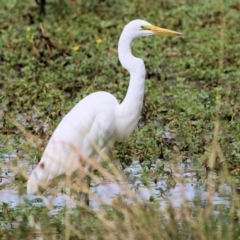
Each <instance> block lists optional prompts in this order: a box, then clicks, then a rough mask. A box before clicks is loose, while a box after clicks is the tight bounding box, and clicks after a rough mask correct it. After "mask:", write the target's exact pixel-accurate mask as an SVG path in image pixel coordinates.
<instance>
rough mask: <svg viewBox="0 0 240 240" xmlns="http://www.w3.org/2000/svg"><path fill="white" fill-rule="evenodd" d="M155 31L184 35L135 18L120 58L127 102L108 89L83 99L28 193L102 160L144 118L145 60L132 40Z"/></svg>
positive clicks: (66, 119)
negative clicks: (133, 48) (88, 160)
mask: <svg viewBox="0 0 240 240" xmlns="http://www.w3.org/2000/svg"><path fill="white" fill-rule="evenodd" d="M153 34H167V35H180V33H178V32H175V31H171V30H168V29H164V28H159V27H156V26H153V25H152V24H150V23H148V22H146V21H143V20H133V21H131V22H130V23H128V24H127V25H126V26H125V27H124V29H123V32H122V34H121V36H120V39H119V42H118V57H119V60H120V62H121V64H122V66H123V67H124V68H125V69H126V70H127V71H128V72H129V73H130V82H129V87H128V90H127V94H126V96H125V98H124V100H123V102H122V103H120V104H119V102H118V100H117V99H116V98H115V97H114V96H113V95H111V94H110V93H108V92H96V93H92V94H90V95H88V96H87V97H85V98H84V99H82V100H81V101H80V102H79V103H78V104H77V105H76V106H75V107H74V108H73V109H72V110H71V111H70V112H69V113H68V114H67V115H66V116H65V117H64V118H63V119H62V121H61V122H60V124H59V125H58V127H57V128H56V130H55V131H54V133H53V135H52V137H51V139H50V140H49V143H48V145H47V147H46V149H45V151H44V153H43V156H42V158H41V161H40V162H39V163H38V165H37V166H36V167H35V169H34V170H33V171H32V173H31V175H30V177H29V180H28V183H27V192H28V194H35V193H36V192H37V191H38V188H39V185H41V184H44V183H46V182H48V181H50V180H52V179H53V178H55V177H57V176H59V175H62V174H71V173H73V172H74V171H76V170H77V169H78V167H79V163H80V164H83V165H84V158H85V159H86V158H92V159H98V158H99V151H107V150H108V148H109V146H110V145H111V146H112V145H113V143H114V142H115V141H119V142H122V141H124V140H125V139H126V138H128V137H129V136H130V135H131V133H132V132H133V131H134V128H135V127H136V126H137V123H138V120H139V117H140V113H141V109H142V105H143V97H144V84H145V66H144V62H143V60H142V59H140V58H137V57H134V56H133V55H132V53H131V43H132V41H133V40H134V39H135V38H138V37H141V36H149V35H153ZM109 143H111V144H109ZM96 146H97V147H96Z"/></svg>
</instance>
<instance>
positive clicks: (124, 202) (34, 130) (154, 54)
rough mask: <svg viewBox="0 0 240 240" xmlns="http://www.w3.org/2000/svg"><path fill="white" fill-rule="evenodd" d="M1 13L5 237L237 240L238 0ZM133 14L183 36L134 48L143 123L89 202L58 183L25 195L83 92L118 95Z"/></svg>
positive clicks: (123, 86) (100, 170)
mask: <svg viewBox="0 0 240 240" xmlns="http://www.w3.org/2000/svg"><path fill="white" fill-rule="evenodd" d="M37 2H38V4H37ZM40 3H41V4H40ZM39 4H40V5H39ZM43 9H44V10H43ZM0 14H1V19H0V33H1V34H0V130H1V131H0V170H1V171H0V177H1V183H0V202H1V204H0V209H1V210H0V238H1V239H238V238H239V236H240V227H239V225H240V206H239V204H240V202H239V185H240V178H239V174H240V173H239V170H240V167H239V166H240V160H239V159H240V80H239V79H240V57H239V56H240V42H239V37H240V31H239V30H240V18H239V14H240V4H239V1H237V0H225V1H217V0H210V1H195V0H181V1H173V0H169V1H167V0H161V1H151V0H148V1H146V0H139V1H127V0H119V1H115V0H106V1H100V0H93V1H80V0H69V1H60V0H59V1H57V0H51V1H50V0H49V1H48V0H47V1H46V2H45V1H36V2H35V1H32V0H26V1H16V0H9V1H3V0H2V1H0ZM137 18H141V19H145V20H147V21H149V22H151V23H153V24H155V25H158V26H162V27H165V28H169V29H172V30H176V31H179V32H182V33H183V34H184V36H183V37H180V38H179V37H177V38H175V37H173V38H171V37H160V36H154V37H149V38H141V39H138V40H136V41H135V42H134V44H133V53H134V54H135V55H136V56H140V57H141V58H143V59H144V61H145V64H146V69H147V78H146V87H145V99H144V106H143V110H142V114H141V119H140V121H139V124H138V127H137V128H136V130H135V132H134V134H133V135H132V136H131V137H130V138H129V140H128V141H126V142H124V143H121V144H117V145H116V148H115V152H114V159H111V161H108V158H107V157H106V161H105V162H103V163H102V165H96V166H95V168H96V171H95V173H94V176H92V178H93V179H92V184H91V191H90V199H91V200H92V205H91V206H92V207H90V208H89V207H88V206H85V205H82V204H79V202H78V201H77V200H75V196H76V193H75V189H74V187H69V186H67V187H65V186H64V185H63V184H61V181H60V184H58V185H56V187H55V188H48V189H46V191H43V193H42V195H41V196H35V197H33V196H31V197H29V196H27V195H26V179H27V177H28V175H29V173H30V172H31V170H32V168H33V167H34V166H35V165H36V164H37V162H38V161H39V160H40V158H41V155H42V152H43V150H44V147H45V146H46V144H47V142H48V139H49V137H50V136H51V134H52V133H53V131H54V129H55V128H56V126H57V124H58V123H59V122H60V120H61V119H62V117H63V116H64V115H65V114H66V113H67V112H69V111H70V109H71V108H72V107H73V106H74V105H75V104H76V103H77V102H78V101H79V100H80V99H82V98H83V97H84V96H86V95H88V94H89V93H91V92H95V91H99V90H103V91H107V92H111V93H112V94H114V95H115V96H116V97H117V98H118V99H119V101H121V100H122V99H123V98H124V96H125V93H126V90H127V86H128V82H129V75H128V73H127V72H126V71H125V70H124V69H123V68H122V67H121V66H120V63H119V62H118V58H117V42H118V38H119V35H120V33H121V31H122V28H123V27H124V25H125V24H126V23H127V22H129V21H130V20H132V19H137ZM112 160H113V161H112ZM112 162H113V164H112ZM122 173H123V174H122ZM111 184H113V185H111ZM104 186H105V189H107V190H108V191H110V192H111V191H113V190H111V187H112V186H113V189H114V191H115V194H114V196H112V195H111V194H110V193H109V192H108V193H107V195H106V196H107V198H106V197H105V198H104V197H103V195H102V192H101V191H102V190H101V189H103V188H104ZM106 186H109V188H108V187H106ZM180 186H183V187H180ZM176 188H177V189H178V193H179V194H177V195H175V193H174V189H175V191H176ZM99 189H100V190H99ZM109 189H110V190H109ZM116 189H118V190H116ZM141 190H143V191H144V193H143V192H141ZM188 191H190V192H191V193H194V194H193V196H192V197H190V198H189V197H188ZM139 192H140V194H138V193H139ZM9 193H10V194H9ZM13 193H14V194H13ZM133 193H135V194H133ZM110 195H111V197H112V198H111V199H110V200H109V198H110ZM8 196H11V198H10V197H8ZM136 196H137V197H136ZM169 196H173V197H172V198H170V197H169ZM108 197H109V198H108ZM216 197H218V198H216ZM179 199H180V200H179ZM216 199H217V200H216ZM99 202H100V203H101V204H100V205H101V206H99ZM174 202H178V204H177V205H176V204H174ZM95 203H97V208H94V206H95V207H96V205H94V204H95ZM93 208H94V209H93Z"/></svg>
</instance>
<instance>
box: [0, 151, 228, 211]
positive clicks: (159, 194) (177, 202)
mask: <svg viewBox="0 0 240 240" xmlns="http://www.w3.org/2000/svg"><path fill="white" fill-rule="evenodd" d="M11 157H13V156H5V159H4V161H2V164H1V165H2V170H1V182H0V186H1V190H0V203H2V202H6V203H8V204H10V206H12V207H16V206H17V205H18V204H20V203H23V202H24V201H25V200H26V199H27V200H30V201H34V202H36V204H42V202H40V203H39V201H36V200H37V199H38V198H39V197H38V196H33V195H27V194H23V195H21V196H19V193H18V191H17V190H16V189H9V188H8V187H7V186H8V185H9V183H11V179H12V178H13V173H11V172H10V171H9V169H8V168H7V165H6V167H5V165H4V162H5V163H6V162H8V161H9V159H10V158H11ZM158 161H160V160H158ZM191 164H192V162H191V160H190V159H189V160H188V161H186V162H185V163H180V164H178V166H177V168H178V169H180V171H178V172H176V173H174V177H175V178H177V179H178V180H179V179H181V181H176V182H175V183H174V184H171V185H169V182H168V178H167V177H162V178H159V180H158V181H157V182H151V181H150V182H149V188H147V187H146V186H144V185H143V183H142V181H141V172H142V167H141V165H140V164H139V162H138V161H133V162H132V164H131V165H130V166H129V167H128V168H126V169H125V170H124V172H125V175H126V176H128V186H129V188H130V189H131V190H132V191H133V193H134V195H135V196H136V198H137V200H138V201H139V202H142V203H144V202H145V201H148V200H149V199H150V198H151V197H154V199H155V200H156V201H158V202H159V205H160V207H161V208H164V207H165V206H166V205H167V204H171V206H173V207H174V208H178V207H180V206H181V204H189V205H194V202H196V201H198V204H199V203H200V205H204V204H205V203H206V201H207V199H208V197H209V194H208V193H207V192H206V184H207V180H206V181H204V180H203V179H201V178H200V179H199V177H197V176H196V171H189V170H190V167H191ZM179 172H180V173H179ZM216 177H217V176H216ZM5 186H6V187H5ZM125 191H126V187H125V185H123V184H121V183H118V182H108V181H106V180H105V181H102V182H101V183H94V182H92V183H91V192H92V193H93V195H94V198H93V197H90V206H91V208H92V209H93V210H98V209H99V208H100V206H101V205H102V204H110V203H111V202H112V201H114V200H115V199H116V198H117V197H119V196H124V194H125ZM230 196H231V188H230V186H228V185H226V184H220V185H219V186H218V190H217V191H216V192H213V193H212V198H211V201H212V202H213V204H215V205H219V204H221V205H225V206H229V205H230V200H231V199H230ZM42 199H43V202H45V203H47V202H48V201H51V204H53V205H55V206H63V205H64V204H66V201H67V200H66V199H67V197H66V196H65V195H59V196H54V197H53V196H49V197H47V198H42ZM99 199H101V201H99ZM124 201H130V199H127V198H125V199H124Z"/></svg>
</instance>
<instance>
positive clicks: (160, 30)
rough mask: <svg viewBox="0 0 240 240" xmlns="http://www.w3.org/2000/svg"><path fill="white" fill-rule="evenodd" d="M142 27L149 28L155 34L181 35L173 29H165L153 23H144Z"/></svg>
mask: <svg viewBox="0 0 240 240" xmlns="http://www.w3.org/2000/svg"><path fill="white" fill-rule="evenodd" d="M143 27H144V29H146V30H151V31H152V32H154V33H155V34H166V35H182V34H181V33H179V32H175V31H172V30H169V29H165V28H160V27H156V26H153V25H145V26H143Z"/></svg>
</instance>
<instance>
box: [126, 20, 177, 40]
mask: <svg viewBox="0 0 240 240" xmlns="http://www.w3.org/2000/svg"><path fill="white" fill-rule="evenodd" d="M124 32H128V34H130V35H131V36H132V37H133V38H137V37H141V36H149V35H154V34H165V35H181V33H179V32H175V31H172V30H168V29H164V28H160V27H156V26H154V25H152V24H151V23H149V22H146V21H144V20H139V19H137V20H133V21H131V22H130V23H128V24H127V25H126V26H125V28H124Z"/></svg>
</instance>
